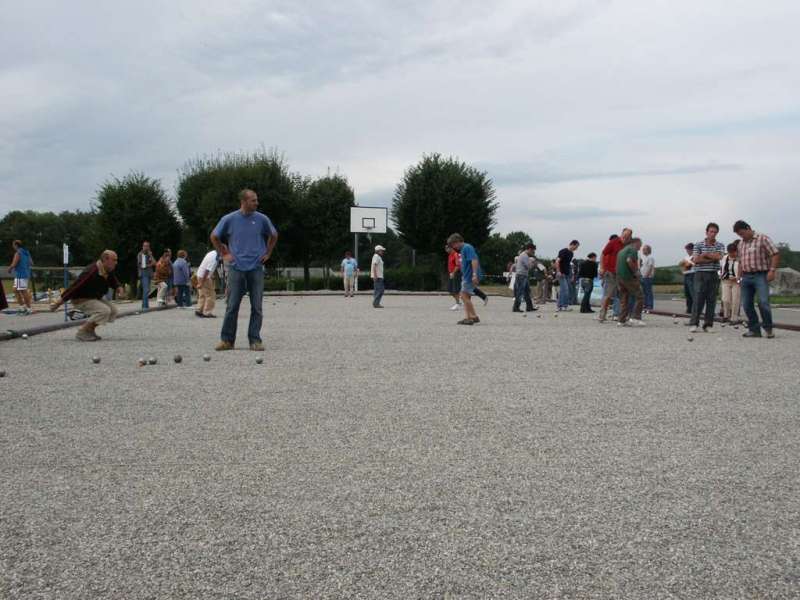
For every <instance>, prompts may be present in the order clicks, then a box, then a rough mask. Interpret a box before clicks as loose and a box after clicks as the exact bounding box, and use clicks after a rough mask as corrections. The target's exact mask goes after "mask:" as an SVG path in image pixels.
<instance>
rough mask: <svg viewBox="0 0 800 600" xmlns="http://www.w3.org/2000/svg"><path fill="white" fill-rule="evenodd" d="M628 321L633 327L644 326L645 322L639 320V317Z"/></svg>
mask: <svg viewBox="0 0 800 600" xmlns="http://www.w3.org/2000/svg"><path fill="white" fill-rule="evenodd" d="M630 323H631V325H633V326H634V327H644V326H645V323H644V321H641V320H639V319H631V320H630Z"/></svg>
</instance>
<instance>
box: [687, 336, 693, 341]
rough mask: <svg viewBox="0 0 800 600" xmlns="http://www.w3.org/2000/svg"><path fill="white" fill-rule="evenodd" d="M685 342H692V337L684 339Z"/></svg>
mask: <svg viewBox="0 0 800 600" xmlns="http://www.w3.org/2000/svg"><path fill="white" fill-rule="evenodd" d="M686 340H687V341H689V342H693V341H694V338H693V337H692V336H689V337H688V338H686Z"/></svg>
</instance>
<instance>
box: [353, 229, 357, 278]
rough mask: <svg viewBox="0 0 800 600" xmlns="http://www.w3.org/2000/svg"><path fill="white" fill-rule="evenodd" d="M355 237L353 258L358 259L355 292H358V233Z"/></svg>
mask: <svg viewBox="0 0 800 600" xmlns="http://www.w3.org/2000/svg"><path fill="white" fill-rule="evenodd" d="M353 235H354V236H355V246H356V250H355V252H353V256H355V257H356V283H355V291H358V232H356V233H354V234H353Z"/></svg>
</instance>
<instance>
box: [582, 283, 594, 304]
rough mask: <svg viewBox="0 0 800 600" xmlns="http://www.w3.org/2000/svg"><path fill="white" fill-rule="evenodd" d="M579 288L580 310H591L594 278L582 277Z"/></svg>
mask: <svg viewBox="0 0 800 600" xmlns="http://www.w3.org/2000/svg"><path fill="white" fill-rule="evenodd" d="M581 289H582V290H583V300H581V312H592V305H591V302H592V290H593V289H594V280H593V279H589V278H588V277H584V278H583V279H581Z"/></svg>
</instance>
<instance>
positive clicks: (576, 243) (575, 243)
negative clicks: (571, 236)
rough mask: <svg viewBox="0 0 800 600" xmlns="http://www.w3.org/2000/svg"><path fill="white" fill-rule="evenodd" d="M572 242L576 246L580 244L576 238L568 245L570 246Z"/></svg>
mask: <svg viewBox="0 0 800 600" xmlns="http://www.w3.org/2000/svg"><path fill="white" fill-rule="evenodd" d="M573 244H574V245H576V246H580V245H581V243H580V242H579V241H578V240H572V241H571V242H570V243H569V245H570V246H572V245H573Z"/></svg>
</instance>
